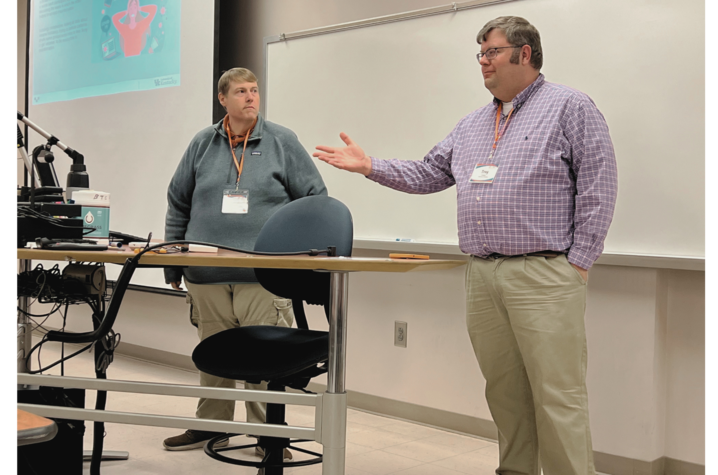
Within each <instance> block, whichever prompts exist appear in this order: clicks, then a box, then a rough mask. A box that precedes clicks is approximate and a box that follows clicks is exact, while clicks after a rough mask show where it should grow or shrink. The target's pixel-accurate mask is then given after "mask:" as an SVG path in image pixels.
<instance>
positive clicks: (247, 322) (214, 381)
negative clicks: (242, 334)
mask: <svg viewBox="0 0 718 475" xmlns="http://www.w3.org/2000/svg"><path fill="white" fill-rule="evenodd" d="M185 283H186V284H187V291H188V300H189V301H190V302H191V303H192V315H191V317H190V318H191V319H192V323H193V324H195V325H197V328H198V333H199V339H200V340H204V339H205V338H208V337H210V336H212V335H214V334H215V333H219V332H221V331H223V330H228V329H230V328H237V327H244V326H253V325H274V326H280V327H291V326H292V323H293V322H294V312H293V310H292V301H291V300H288V299H283V298H279V297H277V296H276V295H273V294H271V293H269V292H267V291H266V290H264V288H263V287H262V286H261V285H259V284H234V285H203V284H193V283H191V282H187V281H186V280H185ZM199 384H200V385H201V386H208V387H216V388H235V387H236V381H235V380H233V379H225V378H219V377H217V376H212V375H211V374H207V373H203V372H202V371H200V373H199ZM245 387H246V388H247V389H267V383H266V382H262V383H261V384H250V383H245ZM234 404H235V401H223V400H219V399H205V398H202V399H200V400H199V403H198V404H197V412H196V415H197V417H198V418H201V419H221V420H229V421H231V420H233V419H234ZM245 405H246V408H247V422H254V423H258V424H261V423H264V422H265V421H266V416H267V407H266V404H265V403H260V402H249V401H247V402H245Z"/></svg>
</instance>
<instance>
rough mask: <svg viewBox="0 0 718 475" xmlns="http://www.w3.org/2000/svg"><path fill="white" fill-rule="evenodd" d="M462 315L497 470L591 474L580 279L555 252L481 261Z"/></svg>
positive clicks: (469, 280)
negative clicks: (492, 426)
mask: <svg viewBox="0 0 718 475" xmlns="http://www.w3.org/2000/svg"><path fill="white" fill-rule="evenodd" d="M466 295H467V299H466V321H467V326H468V330H469V336H470V337H471V342H472V344H473V347H474V352H475V353H476V358H477V360H478V362H479V366H480V368H481V372H482V373H483V375H484V377H485V378H486V400H487V401H488V404H489V409H490V410H491V415H492V417H493V419H494V422H495V423H496V426H497V427H498V433H499V454H500V455H499V457H500V459H499V460H500V463H499V468H498V469H497V472H496V473H498V474H501V475H519V474H521V475H539V474H540V473H541V468H543V473H544V474H545V475H574V474H575V475H594V474H595V468H594V465H593V451H592V447H591V432H590V428H589V420H588V396H587V393H586V330H585V327H584V312H585V308H586V282H585V281H584V280H583V278H582V277H581V275H580V274H579V273H578V271H577V270H576V269H574V268H573V266H571V264H569V262H568V261H567V259H566V257H565V256H559V257H553V258H550V257H549V258H546V257H536V256H528V257H511V258H499V259H495V260H494V259H481V258H477V257H472V258H471V260H470V261H469V265H468V268H467V271H466Z"/></svg>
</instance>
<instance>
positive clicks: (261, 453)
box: [254, 445, 292, 462]
mask: <svg viewBox="0 0 718 475" xmlns="http://www.w3.org/2000/svg"><path fill="white" fill-rule="evenodd" d="M254 453H256V454H257V455H259V456H260V457H262V458H264V449H263V448H262V447H260V446H259V445H258V446H256V447H255V448H254ZM290 460H292V453H291V452H290V451H289V449H287V448H285V449H284V461H285V462H289V461H290Z"/></svg>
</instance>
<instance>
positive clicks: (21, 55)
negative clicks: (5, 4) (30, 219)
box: [17, 0, 27, 184]
mask: <svg viewBox="0 0 718 475" xmlns="http://www.w3.org/2000/svg"><path fill="white" fill-rule="evenodd" d="M26 35H27V0H17V110H19V111H20V112H22V113H26V112H27V111H26V110H25V51H26V50H27V48H25V43H26V38H25V36H26ZM20 130H21V131H22V133H23V136H24V135H25V128H24V126H22V127H20ZM24 170H25V163H24V162H23V160H22V159H21V158H20V155H19V154H18V160H17V182H18V183H19V184H22V183H23V171H24Z"/></svg>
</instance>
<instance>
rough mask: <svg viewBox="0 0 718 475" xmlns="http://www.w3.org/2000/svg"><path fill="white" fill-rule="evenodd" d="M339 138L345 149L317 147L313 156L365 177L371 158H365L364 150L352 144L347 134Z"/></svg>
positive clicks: (340, 135)
mask: <svg viewBox="0 0 718 475" xmlns="http://www.w3.org/2000/svg"><path fill="white" fill-rule="evenodd" d="M339 137H340V138H341V139H342V141H343V142H344V143H345V144H346V145H347V146H346V147H329V146H326V145H317V147H316V148H317V150H319V151H318V152H314V153H313V156H315V157H317V158H318V159H319V160H321V161H323V162H326V163H328V164H329V165H332V166H334V167H336V168H339V169H341V170H348V171H350V172H356V173H361V174H362V175H364V176H366V175H369V174H370V173H371V158H369V157H368V156H366V154H365V153H364V150H362V148H361V147H360V146H359V145H357V144H356V143H354V141H353V140H352V139H350V138H349V136H348V135H347V134H345V133H344V132H342V133H341V134H339Z"/></svg>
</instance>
